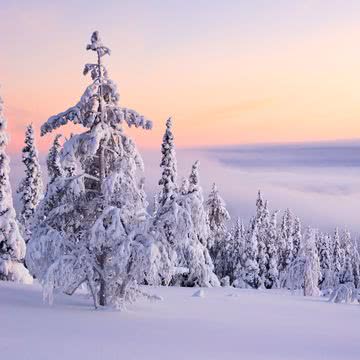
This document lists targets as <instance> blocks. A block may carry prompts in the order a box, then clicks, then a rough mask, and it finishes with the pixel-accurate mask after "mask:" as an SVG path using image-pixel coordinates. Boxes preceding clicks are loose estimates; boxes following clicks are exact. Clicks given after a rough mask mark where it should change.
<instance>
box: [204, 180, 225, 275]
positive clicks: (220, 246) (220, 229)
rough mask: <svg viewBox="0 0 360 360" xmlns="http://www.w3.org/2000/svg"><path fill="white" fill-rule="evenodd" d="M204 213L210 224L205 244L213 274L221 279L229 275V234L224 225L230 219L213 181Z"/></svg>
mask: <svg viewBox="0 0 360 360" xmlns="http://www.w3.org/2000/svg"><path fill="white" fill-rule="evenodd" d="M206 213H207V220H208V223H209V226H210V233H209V235H210V236H209V239H208V242H207V246H208V249H209V251H210V255H211V257H212V259H213V262H214V266H215V274H216V275H217V276H218V277H219V278H220V279H222V278H223V277H225V276H230V273H229V269H228V265H229V264H228V260H229V251H231V250H230V248H231V246H230V244H229V241H230V238H231V236H230V233H229V232H228V230H227V226H226V223H227V221H229V220H230V215H229V212H228V211H227V209H226V204H225V201H224V200H223V198H222V197H221V196H220V193H219V191H218V189H217V187H216V184H215V183H214V184H213V186H212V189H211V192H210V194H209V197H208V199H207V201H206Z"/></svg>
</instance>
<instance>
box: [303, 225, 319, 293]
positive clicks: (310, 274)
mask: <svg viewBox="0 0 360 360" xmlns="http://www.w3.org/2000/svg"><path fill="white" fill-rule="evenodd" d="M319 279H320V262H319V257H318V254H317V249H316V244H315V233H314V230H313V229H311V228H308V229H307V231H306V234H305V263H304V295H305V296H319V295H320V290H319V287H318V284H319Z"/></svg>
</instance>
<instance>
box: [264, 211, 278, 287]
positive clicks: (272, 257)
mask: <svg viewBox="0 0 360 360" xmlns="http://www.w3.org/2000/svg"><path fill="white" fill-rule="evenodd" d="M266 245H267V249H266V251H267V256H268V268H267V274H266V278H265V287H266V288H268V289H274V288H278V287H279V285H280V284H279V270H278V264H279V250H278V233H277V211H274V212H273V213H272V214H271V219H270V224H269V227H268V230H267V244H266Z"/></svg>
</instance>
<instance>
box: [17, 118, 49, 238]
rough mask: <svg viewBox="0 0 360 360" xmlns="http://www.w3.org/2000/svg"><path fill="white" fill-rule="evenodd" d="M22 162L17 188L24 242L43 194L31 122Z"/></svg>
mask: <svg viewBox="0 0 360 360" xmlns="http://www.w3.org/2000/svg"><path fill="white" fill-rule="evenodd" d="M22 162H23V164H24V165H25V177H24V178H23V179H22V180H21V181H20V184H19V187H18V189H17V192H18V194H20V202H21V212H20V214H19V216H18V218H19V222H20V223H21V225H22V228H23V229H22V230H23V231H22V232H23V237H24V238H25V242H27V241H28V240H29V238H30V233H31V230H30V224H31V221H32V219H33V216H34V213H35V209H36V207H37V206H38V204H39V202H40V199H41V198H42V196H43V181H42V177H41V167H40V163H39V157H38V152H37V149H36V145H35V137H34V128H33V126H32V124H31V125H29V126H28V127H27V128H26V132H25V146H24V147H23V149H22Z"/></svg>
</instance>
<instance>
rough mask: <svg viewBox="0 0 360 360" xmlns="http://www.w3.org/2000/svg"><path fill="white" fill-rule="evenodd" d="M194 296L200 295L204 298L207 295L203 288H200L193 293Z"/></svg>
mask: <svg viewBox="0 0 360 360" xmlns="http://www.w3.org/2000/svg"><path fill="white" fill-rule="evenodd" d="M192 297H200V298H203V297H205V292H204V290H203V289H199V290H197V291H195V292H194V293H193V294H192Z"/></svg>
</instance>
